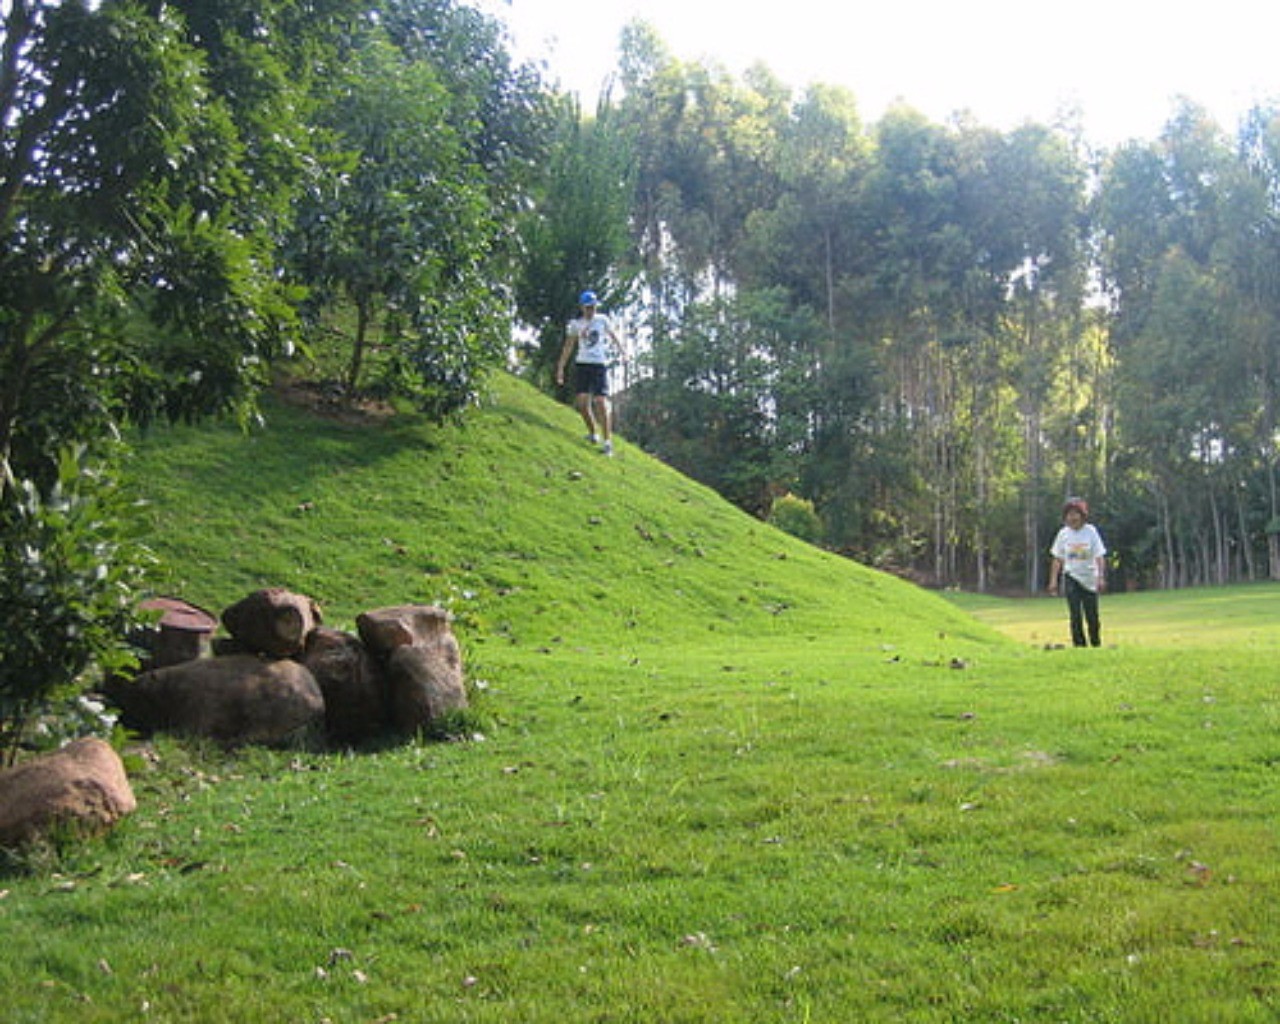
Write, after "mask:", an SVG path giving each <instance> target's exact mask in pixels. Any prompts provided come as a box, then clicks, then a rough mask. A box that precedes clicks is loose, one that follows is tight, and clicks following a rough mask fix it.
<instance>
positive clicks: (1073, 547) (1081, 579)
mask: <svg viewBox="0 0 1280 1024" xmlns="http://www.w3.org/2000/svg"><path fill="white" fill-rule="evenodd" d="M1049 553H1050V554H1051V555H1053V557H1054V558H1060V559H1062V568H1063V570H1064V571H1065V572H1066V573H1067V574H1068V575H1070V576H1071V577H1072V578H1073V579H1074V580H1076V582H1078V583H1079V584H1080V585H1081V586H1083V587H1085V588H1086V589H1088V590H1095V591H1096V590H1097V589H1098V559H1099V558H1101V557H1102V556H1103V555H1105V554H1106V553H1107V546H1106V545H1105V544H1103V543H1102V536H1101V535H1100V534H1099V533H1098V531H1097V530H1096V529H1095V528H1094V525H1093V524H1092V523H1085V524H1084V526H1082V527H1080V529H1078V530H1073V529H1071V527H1069V526H1064V527H1063V528H1062V529H1061V530H1059V531H1058V536H1057V537H1055V538H1054V540H1053V547H1051V548H1050V549H1049Z"/></svg>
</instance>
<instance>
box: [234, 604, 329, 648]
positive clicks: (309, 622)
mask: <svg viewBox="0 0 1280 1024" xmlns="http://www.w3.org/2000/svg"><path fill="white" fill-rule="evenodd" d="M321 621H322V619H321V614H320V606H319V605H317V604H316V603H315V601H313V600H312V599H311V598H309V597H307V596H305V595H303V594H295V593H293V592H292V591H290V590H285V589H284V588H282V587H270V588H268V589H266V590H256V591H254V592H253V593H252V594H249V595H248V596H247V597H244V598H241V599H240V600H239V601H237V602H236V603H235V604H233V605H231V607H229V608H227V609H225V610H224V611H223V613H222V624H223V625H224V626H226V627H227V632H228V633H230V634H231V636H232V637H233V638H234V639H235V640H236V641H237V642H238V643H240V644H241V645H243V646H244V647H245V648H246V649H247V650H249V651H255V652H257V653H259V654H265V655H267V656H268V657H271V658H291V657H293V656H294V655H296V654H301V653H302V651H303V649H304V648H305V647H306V643H307V636H308V634H309V633H310V632H311V631H312V630H313V629H315V628H316V627H317V626H318V625H320V623H321Z"/></svg>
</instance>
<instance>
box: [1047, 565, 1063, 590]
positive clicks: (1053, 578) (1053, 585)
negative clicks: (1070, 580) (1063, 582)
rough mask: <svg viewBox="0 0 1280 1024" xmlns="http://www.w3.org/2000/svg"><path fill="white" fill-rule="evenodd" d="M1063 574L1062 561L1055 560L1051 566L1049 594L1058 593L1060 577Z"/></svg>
mask: <svg viewBox="0 0 1280 1024" xmlns="http://www.w3.org/2000/svg"><path fill="white" fill-rule="evenodd" d="M1061 574H1062V559H1061V558H1056V557H1055V558H1054V560H1053V562H1052V563H1051V564H1050V566H1049V593H1051V594H1056V593H1057V592H1058V577H1059V576H1060V575H1061Z"/></svg>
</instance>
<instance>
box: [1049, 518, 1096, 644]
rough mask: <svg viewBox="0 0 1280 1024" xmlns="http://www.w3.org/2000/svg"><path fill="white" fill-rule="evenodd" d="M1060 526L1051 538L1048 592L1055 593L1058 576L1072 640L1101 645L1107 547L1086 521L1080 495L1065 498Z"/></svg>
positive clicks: (1073, 641) (1073, 642) (1077, 642)
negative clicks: (1101, 601) (1100, 611)
mask: <svg viewBox="0 0 1280 1024" xmlns="http://www.w3.org/2000/svg"><path fill="white" fill-rule="evenodd" d="M1062 519H1063V526H1062V529H1061V530H1059V531H1058V535H1057V536H1056V537H1055V538H1054V539H1053V545H1052V546H1051V547H1050V548H1049V554H1051V555H1052V556H1053V564H1052V566H1051V567H1050V569H1049V591H1050V592H1051V593H1056V592H1057V590H1058V581H1059V580H1060V579H1061V580H1062V584H1063V591H1064V593H1065V594H1066V598H1067V611H1068V614H1069V615H1070V617H1071V642H1072V644H1074V645H1075V646H1076V647H1084V646H1085V627H1086V626H1088V630H1089V635H1088V645H1089V646H1091V647H1101V646H1102V625H1101V621H1100V619H1099V617H1098V595H1099V594H1100V593H1102V591H1103V590H1104V589H1105V588H1106V580H1107V576H1106V572H1107V563H1106V555H1107V546H1106V545H1105V544H1104V543H1103V542H1102V535H1101V534H1099V533H1098V531H1097V529H1096V528H1095V527H1094V525H1093V524H1092V523H1090V522H1088V519H1089V505H1088V503H1087V502H1085V500H1084V499H1083V498H1068V499H1067V503H1066V504H1065V505H1063V507H1062Z"/></svg>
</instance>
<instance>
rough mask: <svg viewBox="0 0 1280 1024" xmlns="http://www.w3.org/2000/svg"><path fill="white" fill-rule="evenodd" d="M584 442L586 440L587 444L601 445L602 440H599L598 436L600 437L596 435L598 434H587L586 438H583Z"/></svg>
mask: <svg viewBox="0 0 1280 1024" xmlns="http://www.w3.org/2000/svg"><path fill="white" fill-rule="evenodd" d="M583 440H584V441H586V442H587V444H599V443H600V438H599V436H598V435H596V434H587V435H586V436H585V437H583Z"/></svg>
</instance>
